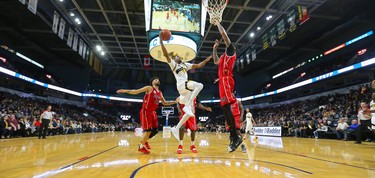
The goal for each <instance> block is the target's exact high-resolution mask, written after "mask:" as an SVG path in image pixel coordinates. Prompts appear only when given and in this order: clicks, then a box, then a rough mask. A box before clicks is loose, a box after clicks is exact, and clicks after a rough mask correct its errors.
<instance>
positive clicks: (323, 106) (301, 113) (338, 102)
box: [251, 86, 374, 140]
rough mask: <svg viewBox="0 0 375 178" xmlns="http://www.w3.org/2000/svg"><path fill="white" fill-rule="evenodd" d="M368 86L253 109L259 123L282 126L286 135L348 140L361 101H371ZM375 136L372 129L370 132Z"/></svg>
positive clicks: (352, 131)
mask: <svg viewBox="0 0 375 178" xmlns="http://www.w3.org/2000/svg"><path fill="white" fill-rule="evenodd" d="M370 101H371V92H370V88H369V86H361V87H360V88H359V89H358V90H351V91H350V93H349V94H335V95H328V96H321V97H317V98H315V99H311V100H303V101H298V102H294V103H291V104H286V105H281V106H277V107H269V108H257V109H252V110H251V112H252V114H253V116H254V118H255V120H256V123H257V126H281V127H282V130H283V136H295V137H305V138H308V137H310V138H337V139H343V140H348V139H352V138H353V137H355V136H356V134H353V133H354V131H355V129H356V128H357V127H358V123H357V114H358V111H359V109H360V107H359V106H360V102H366V103H370ZM366 135H367V138H368V140H373V139H374V135H373V133H367V134H366Z"/></svg>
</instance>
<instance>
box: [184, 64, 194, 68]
mask: <svg viewBox="0 0 375 178" xmlns="http://www.w3.org/2000/svg"><path fill="white" fill-rule="evenodd" d="M185 65H186V70H190V69H191V68H192V67H193V64H191V63H185Z"/></svg>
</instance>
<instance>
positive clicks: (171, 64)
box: [168, 59, 176, 71]
mask: <svg viewBox="0 0 375 178" xmlns="http://www.w3.org/2000/svg"><path fill="white" fill-rule="evenodd" d="M168 65H169V67H170V68H171V70H172V71H173V69H175V68H176V62H174V60H172V59H171V62H170V63H168Z"/></svg>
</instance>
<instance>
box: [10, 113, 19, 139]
mask: <svg viewBox="0 0 375 178" xmlns="http://www.w3.org/2000/svg"><path fill="white" fill-rule="evenodd" d="M9 124H10V126H11V127H12V130H13V132H14V134H13V135H14V136H16V137H19V134H20V131H19V130H20V124H19V123H18V121H17V119H16V116H15V115H14V114H11V115H10V122H9ZM10 136H11V135H10Z"/></svg>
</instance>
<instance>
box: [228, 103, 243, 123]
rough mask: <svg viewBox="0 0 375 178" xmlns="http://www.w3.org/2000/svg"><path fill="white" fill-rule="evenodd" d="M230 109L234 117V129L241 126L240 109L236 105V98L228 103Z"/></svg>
mask: <svg viewBox="0 0 375 178" xmlns="http://www.w3.org/2000/svg"><path fill="white" fill-rule="evenodd" d="M230 109H231V111H232V114H233V117H234V124H235V126H236V129H240V128H241V126H240V119H241V110H240V106H239V105H238V102H237V100H236V102H234V103H232V104H231V105H230Z"/></svg>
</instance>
